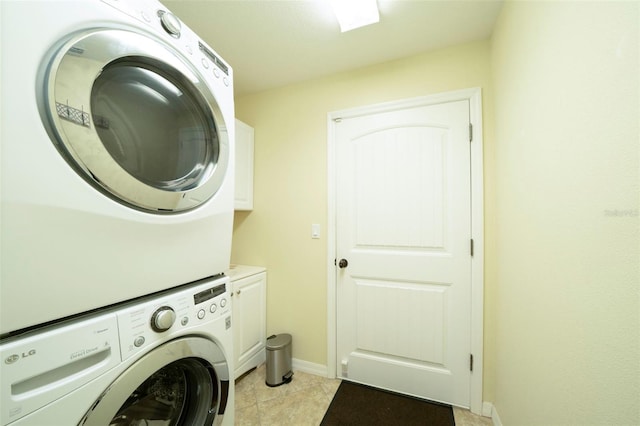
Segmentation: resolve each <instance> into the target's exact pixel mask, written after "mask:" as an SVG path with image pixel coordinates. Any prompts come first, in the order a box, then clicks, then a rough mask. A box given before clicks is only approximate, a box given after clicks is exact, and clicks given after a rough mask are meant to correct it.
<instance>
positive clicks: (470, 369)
mask: <svg viewBox="0 0 640 426" xmlns="http://www.w3.org/2000/svg"><path fill="white" fill-rule="evenodd" d="M469 371H473V354H469Z"/></svg>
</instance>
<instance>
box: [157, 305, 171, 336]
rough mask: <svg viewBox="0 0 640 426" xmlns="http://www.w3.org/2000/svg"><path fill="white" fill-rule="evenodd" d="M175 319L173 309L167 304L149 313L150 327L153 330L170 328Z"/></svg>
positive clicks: (160, 330) (159, 331) (158, 330)
mask: <svg viewBox="0 0 640 426" xmlns="http://www.w3.org/2000/svg"><path fill="white" fill-rule="evenodd" d="M175 320H176V313H175V311H174V310H173V309H171V308H170V307H168V306H163V307H161V308H158V310H157V311H155V312H154V313H153V315H151V328H152V329H153V331H156V332H158V333H161V332H163V331H167V330H168V329H170V328H171V326H172V325H173V323H174V322H175Z"/></svg>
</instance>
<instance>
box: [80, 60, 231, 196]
mask: <svg viewBox="0 0 640 426" xmlns="http://www.w3.org/2000/svg"><path fill="white" fill-rule="evenodd" d="M91 110H92V111H93V124H94V126H95V129H96V131H97V133H98V136H99V137H100V140H101V141H102V143H103V145H104V147H105V148H106V150H107V151H108V152H109V154H110V155H111V156H112V157H113V159H114V160H115V161H116V162H117V163H118V164H119V165H120V166H121V167H122V168H123V169H124V170H126V171H127V172H128V173H129V174H130V175H132V176H133V177H135V178H136V179H137V180H139V181H141V182H143V183H145V184H147V185H150V186H152V187H154V188H158V189H162V190H165V191H185V190H188V189H191V188H194V187H197V186H198V184H199V183H200V182H201V181H204V180H206V179H208V178H209V177H210V175H211V173H212V171H213V169H214V168H215V166H216V163H217V161H218V156H219V141H218V134H217V129H216V124H215V121H214V118H213V116H212V115H211V113H210V109H209V108H208V107H207V105H206V103H205V101H204V100H203V98H202V96H201V95H200V94H199V93H198V91H197V90H196V89H195V87H193V84H191V83H190V82H189V80H188V79H187V78H186V77H185V75H184V74H182V73H180V72H177V71H175V70H173V69H172V68H171V67H168V66H167V65H166V64H161V63H156V62H155V61H153V60H152V59H150V58H132V57H125V58H122V59H119V60H116V61H114V62H112V63H110V64H109V65H107V66H106V67H104V68H103V70H102V72H101V73H100V75H99V76H98V77H97V78H96V80H95V82H94V84H93V88H92V91H91Z"/></svg>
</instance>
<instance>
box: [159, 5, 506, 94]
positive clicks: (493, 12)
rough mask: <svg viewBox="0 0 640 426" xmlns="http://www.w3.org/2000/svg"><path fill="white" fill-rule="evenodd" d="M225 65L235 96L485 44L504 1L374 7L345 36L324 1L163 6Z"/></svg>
mask: <svg viewBox="0 0 640 426" xmlns="http://www.w3.org/2000/svg"><path fill="white" fill-rule="evenodd" d="M161 1H162V3H164V4H165V5H166V6H167V7H168V8H169V9H170V10H171V11H172V12H173V13H174V14H175V15H177V16H178V17H179V18H180V19H181V20H182V21H183V22H184V23H185V24H187V25H188V26H189V27H191V28H192V29H193V30H194V31H195V32H196V33H197V34H198V35H199V36H200V37H202V39H203V40H204V41H205V42H206V43H207V44H209V45H210V46H211V47H212V48H213V49H214V50H215V51H216V52H217V53H218V54H219V55H220V56H222V58H224V59H225V60H226V61H227V62H229V63H230V64H231V66H232V67H233V71H234V75H235V82H234V84H235V93H236V96H239V95H244V94H247V93H252V92H257V91H261V90H265V89H269V88H274V87H279V86H284V85H287V84H291V83H295V82H299V81H304V80H309V79H313V78H317V77H321V76H325V75H329V74H333V73H336V72H341V71H346V70H351V69H355V68H360V67H364V66H368V65H373V64H377V63H382V62H386V61H390V60H394V59H398V58H402V57H406V56H411V55H415V54H418V53H421V52H426V51H428V50H433V49H438V48H441V47H445V46H451V45H454V44H459V43H465V42H469V41H472V40H480V39H485V38H488V37H489V36H490V35H491V32H492V30H493V26H494V23H495V21H496V19H497V17H498V14H499V12H500V8H501V6H502V0H467V1H462V0H378V6H379V8H380V23H378V24H375V25H370V26H367V27H363V28H359V29H356V30H353V31H349V32H346V33H341V32H340V27H339V26H338V22H337V21H336V19H335V17H334V16H333V13H332V11H331V9H330V8H329V6H328V4H329V2H328V0H161Z"/></svg>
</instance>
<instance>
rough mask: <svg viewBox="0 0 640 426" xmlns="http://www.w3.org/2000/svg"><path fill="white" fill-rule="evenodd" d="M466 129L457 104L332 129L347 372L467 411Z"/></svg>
mask: <svg viewBox="0 0 640 426" xmlns="http://www.w3.org/2000/svg"><path fill="white" fill-rule="evenodd" d="M469 122H470V119H469V101H468V100H459V101H452V102H445V103H441V104H436V105H423V106H411V107H404V108H402V109H394V110H387V111H382V112H374V113H370V114H366V115H360V116H355V117H349V118H344V119H342V120H339V121H338V122H337V123H336V124H335V153H336V160H335V161H336V171H335V173H336V254H337V261H338V262H340V261H341V260H342V259H344V260H345V261H346V262H342V266H343V267H340V266H339V265H338V266H337V267H336V273H337V278H336V318H337V319H336V325H337V327H336V328H337V331H336V333H337V335H336V346H337V348H336V349H337V351H336V352H337V365H338V375H342V377H344V378H348V379H349V380H353V381H356V382H361V383H366V384H370V385H373V386H377V387H382V388H386V389H390V390H394V391H398V392H402V393H407V394H411V395H415V396H419V397H423V398H428V399H431V400H436V401H442V402H447V403H451V404H454V405H458V406H464V407H469V405H470V354H471V250H470V240H471V174H470V142H469V141H470V137H469ZM345 263H348V264H347V265H346V266H344V264H345Z"/></svg>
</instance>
